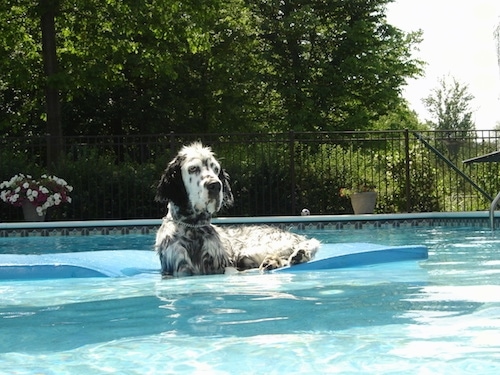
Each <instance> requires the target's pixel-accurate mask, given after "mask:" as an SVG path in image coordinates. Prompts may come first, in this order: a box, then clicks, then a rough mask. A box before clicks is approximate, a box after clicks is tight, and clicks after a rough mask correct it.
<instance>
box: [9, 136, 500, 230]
mask: <svg viewBox="0 0 500 375" xmlns="http://www.w3.org/2000/svg"><path fill="white" fill-rule="evenodd" d="M194 140H201V141H202V142H204V143H205V144H207V145H210V146H211V147H212V148H213V150H214V151H215V152H216V154H217V156H218V157H219V158H220V159H221V162H222V165H223V167H224V168H225V169H226V170H227V171H228V172H229V174H230V175H231V183H232V188H233V193H234V195H235V205H234V207H232V208H229V209H227V210H226V211H225V212H224V215H227V216H255V215H297V214H298V213H299V212H300V211H301V209H302V208H304V207H307V208H308V209H309V210H310V211H311V212H312V213H313V214H344V213H352V208H351V206H350V202H349V200H348V198H346V197H342V196H340V194H339V191H340V189H341V188H343V187H350V186H353V185H356V184H357V183H359V182H360V181H363V182H365V183H369V184H373V185H375V186H376V188H377V191H378V192H379V196H378V202H377V207H376V212H378V213H392V212H424V211H474V210H487V209H488V207H489V204H490V200H489V199H488V197H491V196H495V195H496V194H497V192H498V190H500V173H499V172H500V170H499V165H498V164H497V163H481V164H470V165H464V164H463V163H462V161H463V160H466V159H470V158H472V157H475V156H478V155H482V154H486V153H489V152H492V151H495V150H498V149H499V148H500V147H499V146H500V132H498V131H477V132H469V133H464V132H458V131H425V132H420V133H418V134H416V133H413V132H411V131H407V130H401V131H379V132H377V131H363V132H357V131H351V132H314V133H312V132H311V133H299V132H289V133H276V134H274V133H273V134H253V133H248V134H244V133H235V134H203V135H200V134H174V133H168V134H159V135H158V134H155V135H130V136H82V137H64V139H63V150H61V154H62V155H63V159H62V161H61V163H59V164H58V165H57V166H56V167H53V168H52V169H51V172H52V173H54V174H56V175H57V176H60V177H63V178H64V179H66V180H67V181H68V182H69V183H70V184H72V185H73V186H74V188H75V189H74V191H73V194H72V196H73V202H72V203H71V204H69V205H64V206H59V207H57V208H53V209H51V210H50V211H49V213H48V217H49V218H50V219H51V220H59V219H73V220H87V219H127V218H157V217H161V216H162V215H163V214H164V211H165V207H162V206H160V205H159V204H157V203H155V202H154V200H153V198H154V186H155V184H156V181H157V179H158V178H159V176H160V174H161V172H162V170H163V169H164V168H165V166H166V165H167V163H168V161H169V160H170V159H171V158H172V157H173V156H174V155H175V153H176V152H177V150H178V149H179V148H180V147H181V146H182V145H183V144H186V143H189V142H191V141H194ZM47 142H48V138H46V137H25V138H12V137H3V138H0V181H3V180H7V179H9V178H10V177H11V176H12V175H14V174H17V173H20V172H21V173H29V174H33V175H37V174H42V173H45V172H47V167H46V155H47ZM426 143H427V145H426ZM429 146H430V147H429ZM433 149H434V150H433ZM435 151H437V153H436V152H435ZM439 154H440V155H441V156H440V155H439ZM21 219H22V217H21V212H20V209H19V208H15V207H12V206H9V205H7V204H6V203H3V202H0V221H16V220H21Z"/></svg>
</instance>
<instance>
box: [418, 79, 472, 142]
mask: <svg viewBox="0 0 500 375" xmlns="http://www.w3.org/2000/svg"><path fill="white" fill-rule="evenodd" d="M472 100H474V96H473V95H472V94H470V93H469V87H468V86H467V85H464V84H462V83H460V82H459V81H457V80H456V79H455V78H452V82H451V83H450V82H448V81H447V80H446V79H445V78H442V79H440V80H439V85H438V87H436V88H435V89H433V90H432V92H431V94H430V95H429V96H428V97H427V98H425V99H423V102H424V104H425V106H426V107H427V110H428V111H429V113H430V114H431V115H432V121H431V124H432V127H433V129H434V130H451V131H455V136H456V137H457V138H463V137H466V136H467V135H468V134H470V132H472V131H473V130H474V129H475V124H474V121H473V120H472V114H473V110H472V109H471V102H472ZM458 131H460V133H459V134H457V132H458Z"/></svg>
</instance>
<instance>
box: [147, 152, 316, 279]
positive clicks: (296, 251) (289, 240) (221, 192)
mask: <svg viewBox="0 0 500 375" xmlns="http://www.w3.org/2000/svg"><path fill="white" fill-rule="evenodd" d="M156 200H157V201H159V202H164V203H166V204H167V205H168V213H167V216H165V218H164V219H163V223H162V225H161V227H160V229H159V230H158V233H157V235H156V243H155V248H156V251H157V253H158V255H159V257H160V262H161V272H162V275H163V276H165V277H168V276H190V275H209V274H220V273H224V272H225V269H226V268H227V267H236V268H238V269H239V270H244V269H249V268H260V269H261V270H268V269H273V268H278V267H283V266H287V265H292V264H297V263H302V262H306V261H308V260H310V259H312V257H313V256H314V254H315V253H316V250H317V248H318V247H319V242H318V241H317V240H315V239H307V238H306V237H304V236H301V235H297V234H294V233H291V232H288V231H285V230H281V229H278V228H275V227H270V226H234V227H230V226H229V227H226V226H221V227H218V226H214V225H212V224H211V218H212V215H214V214H215V213H216V212H218V211H219V210H220V209H221V208H222V206H224V205H226V206H230V205H231V204H232V203H233V195H232V192H231V187H230V185H229V175H228V174H227V173H226V171H224V170H223V169H222V168H221V166H220V163H219V162H218V161H217V160H216V158H215V155H214V153H213V152H212V150H211V149H210V148H208V147H204V146H203V145H202V144H201V143H198V142H196V143H193V144H191V145H190V146H185V147H183V148H182V149H181V150H180V151H179V153H178V154H177V156H176V157H175V158H174V160H172V161H171V162H170V163H169V165H168V166H167V168H166V169H165V171H164V173H163V175H162V176H161V179H160V181H159V183H158V186H157V194H156Z"/></svg>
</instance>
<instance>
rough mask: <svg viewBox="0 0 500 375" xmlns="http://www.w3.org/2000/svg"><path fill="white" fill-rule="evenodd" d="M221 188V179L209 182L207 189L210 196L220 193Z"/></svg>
mask: <svg viewBox="0 0 500 375" xmlns="http://www.w3.org/2000/svg"><path fill="white" fill-rule="evenodd" d="M221 189H222V184H221V183H220V182H219V181H214V182H209V183H208V184H207V190H208V194H209V195H210V196H214V195H217V194H219V193H220V190H221Z"/></svg>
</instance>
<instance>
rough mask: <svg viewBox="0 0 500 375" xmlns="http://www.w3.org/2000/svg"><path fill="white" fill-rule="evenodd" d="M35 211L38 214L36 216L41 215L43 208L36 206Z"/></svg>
mask: <svg viewBox="0 0 500 375" xmlns="http://www.w3.org/2000/svg"><path fill="white" fill-rule="evenodd" d="M36 213H37V214H38V216H43V208H42V207H41V206H37V207H36Z"/></svg>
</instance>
